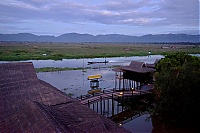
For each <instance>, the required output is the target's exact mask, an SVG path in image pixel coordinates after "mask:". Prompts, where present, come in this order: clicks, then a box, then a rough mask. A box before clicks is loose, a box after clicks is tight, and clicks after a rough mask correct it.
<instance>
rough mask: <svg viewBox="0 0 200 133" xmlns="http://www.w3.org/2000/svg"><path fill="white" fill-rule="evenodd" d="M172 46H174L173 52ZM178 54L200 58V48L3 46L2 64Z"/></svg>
mask: <svg viewBox="0 0 200 133" xmlns="http://www.w3.org/2000/svg"><path fill="white" fill-rule="evenodd" d="M169 46H175V48H170V47H169ZM149 51H151V53H152V54H154V55H155V54H159V55H166V54H169V53H175V52H187V53H190V54H199V53H200V48H199V47H198V44H190V45H189V44H182V45H181V44H134V43H133V44H98V43H82V44H81V43H39V42H38V43H36V42H35V43H34V42H32V43H30V42H0V60H1V61H19V60H47V59H52V60H62V59H78V58H101V57H129V56H142V55H143V56H144V55H148V52H149Z"/></svg>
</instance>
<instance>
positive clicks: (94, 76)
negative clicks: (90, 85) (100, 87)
mask: <svg viewBox="0 0 200 133" xmlns="http://www.w3.org/2000/svg"><path fill="white" fill-rule="evenodd" d="M100 78H102V76H101V74H96V75H90V76H88V80H92V79H100Z"/></svg>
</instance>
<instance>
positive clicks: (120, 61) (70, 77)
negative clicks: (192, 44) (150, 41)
mask: <svg viewBox="0 0 200 133" xmlns="http://www.w3.org/2000/svg"><path fill="white" fill-rule="evenodd" d="M160 58H163V56H160V55H154V56H151V57H147V56H141V57H137V56H136V57H120V58H106V60H108V61H109V63H107V64H103V63H102V64H101V63H100V64H91V65H88V64H87V62H88V61H104V60H105V59H104V58H98V59H71V60H62V61H53V60H47V61H41V60H40V61H32V62H33V64H34V67H36V68H40V67H47V66H48V67H74V68H76V67H90V68H91V69H86V71H85V72H83V71H82V70H70V71H61V72H39V73H37V76H38V78H39V79H41V80H44V81H46V82H48V83H50V84H51V85H53V86H55V87H56V88H58V89H59V90H61V91H63V92H65V93H68V94H69V93H71V94H73V95H72V97H74V98H76V97H77V96H80V95H84V94H87V91H88V90H90V82H89V80H88V79H87V77H88V76H89V75H95V74H101V75H102V79H100V83H99V84H100V88H102V89H110V88H114V85H115V72H114V71H112V68H109V67H108V66H113V65H129V64H130V62H131V61H133V60H134V61H142V62H145V63H154V61H155V60H156V59H160ZM105 67H106V68H105ZM94 68H95V69H94ZM117 104H118V103H116V104H115V113H119V112H121V111H122V109H121V108H120V107H119V106H118V105H117ZM91 106H92V105H91ZM95 106H96V105H95ZM90 108H92V107H90ZM98 109H100V107H99V108H98ZM94 110H95V111H96V112H98V113H99V112H100V110H97V109H94ZM105 115H107V116H109V115H111V111H110V110H109V111H106V114H105ZM148 117H149V115H148V114H145V115H142V116H140V117H138V118H136V119H134V120H132V121H129V122H127V123H125V124H123V125H122V126H123V127H124V128H126V129H128V130H129V131H131V132H143V133H144V132H145V133H148V132H149V133H150V132H151V131H152V128H153V127H152V122H151V119H148V120H147V118H148Z"/></svg>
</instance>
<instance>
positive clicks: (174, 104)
mask: <svg viewBox="0 0 200 133" xmlns="http://www.w3.org/2000/svg"><path fill="white" fill-rule="evenodd" d="M156 71H157V72H156V74H155V78H156V80H155V89H154V91H155V98H156V104H155V105H156V106H155V108H154V115H155V116H158V117H157V118H158V119H157V121H159V122H158V123H162V124H163V125H164V127H168V128H170V127H171V126H174V127H188V126H191V125H193V126H194V125H195V126H196V127H198V125H197V122H196V121H198V117H197V116H198V115H199V112H200V102H199V101H200V96H199V95H200V58H198V57H195V56H190V55H188V54H185V53H175V54H169V55H167V56H165V58H163V59H161V60H160V61H159V63H158V64H157V65H156Z"/></svg>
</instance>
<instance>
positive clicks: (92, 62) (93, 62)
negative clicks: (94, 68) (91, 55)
mask: <svg viewBox="0 0 200 133" xmlns="http://www.w3.org/2000/svg"><path fill="white" fill-rule="evenodd" d="M108 62H109V61H106V60H105V61H88V64H95V63H108Z"/></svg>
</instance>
